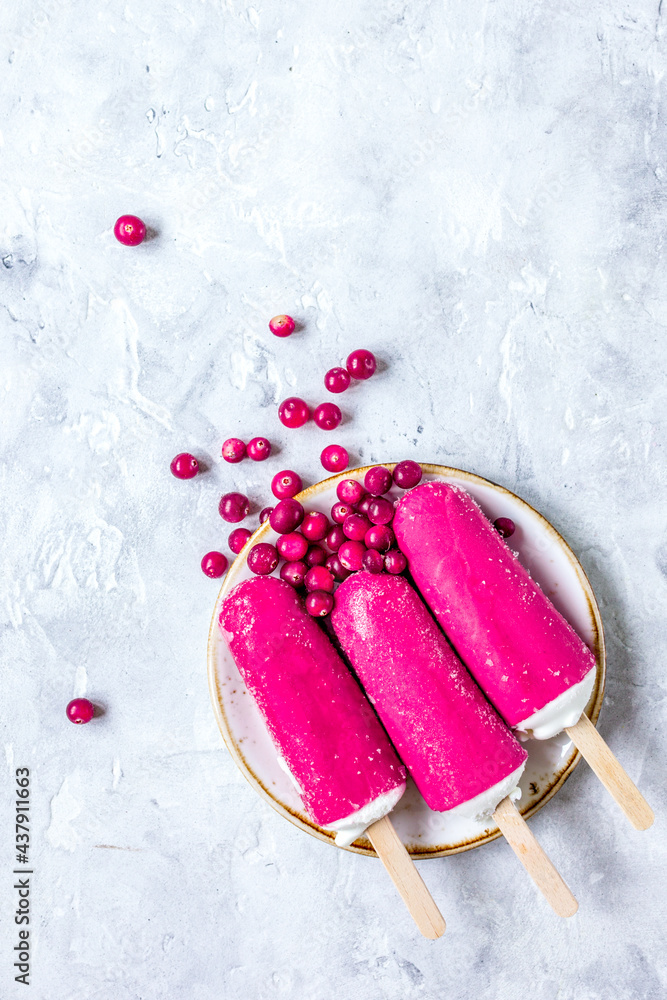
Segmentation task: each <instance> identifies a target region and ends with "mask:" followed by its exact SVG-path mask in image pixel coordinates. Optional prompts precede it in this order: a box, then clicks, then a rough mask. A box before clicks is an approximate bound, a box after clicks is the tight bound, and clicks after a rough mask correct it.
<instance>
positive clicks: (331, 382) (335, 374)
mask: <svg viewBox="0 0 667 1000" xmlns="http://www.w3.org/2000/svg"><path fill="white" fill-rule="evenodd" d="M349 384H350V373H349V372H348V371H347V370H346V369H345V368H330V369H329V371H328V372H327V373H326V375H325V376H324V386H325V388H326V389H328V390H329V392H345V390H346V389H347V387H348V386H349Z"/></svg>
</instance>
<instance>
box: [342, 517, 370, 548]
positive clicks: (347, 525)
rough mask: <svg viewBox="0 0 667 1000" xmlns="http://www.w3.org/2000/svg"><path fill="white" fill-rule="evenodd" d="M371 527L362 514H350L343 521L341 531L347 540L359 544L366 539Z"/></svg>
mask: <svg viewBox="0 0 667 1000" xmlns="http://www.w3.org/2000/svg"><path fill="white" fill-rule="evenodd" d="M370 526H371V522H370V521H369V520H368V518H367V517H366V516H365V515H364V514H350V516H349V517H346V518H345V520H344V521H343V531H344V532H345V535H346V537H347V538H351V539H352V540H353V541H355V542H360V541H361V540H362V538H365V537H366V532H367V531H368V529H369V528H370Z"/></svg>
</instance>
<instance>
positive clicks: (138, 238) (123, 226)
mask: <svg viewBox="0 0 667 1000" xmlns="http://www.w3.org/2000/svg"><path fill="white" fill-rule="evenodd" d="M113 234H114V236H115V237H116V239H117V240H118V242H119V243H122V244H123V246H124V247H138V246H139V244H140V243H143V241H144V239H145V238H146V226H145V225H144V223H143V222H142V221H141V219H139V218H138V217H137V216H136V215H121V217H120V218H119V219H116V224H115V226H114V227H113Z"/></svg>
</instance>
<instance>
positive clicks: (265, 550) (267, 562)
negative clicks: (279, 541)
mask: <svg viewBox="0 0 667 1000" xmlns="http://www.w3.org/2000/svg"><path fill="white" fill-rule="evenodd" d="M279 562H280V557H279V555H278V550H277V548H276V547H275V545H269V543H268V542H260V543H259V545H255V546H253V548H251V549H250V552H249V553H248V569H249V570H252V572H253V573H257V574H258V575H259V576H268V574H269V573H273V571H274V569H275V568H276V566H277V565H278V563H279Z"/></svg>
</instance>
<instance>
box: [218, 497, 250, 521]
mask: <svg viewBox="0 0 667 1000" xmlns="http://www.w3.org/2000/svg"><path fill="white" fill-rule="evenodd" d="M249 510H250V501H249V500H248V498H247V497H244V496H243V494H242V493H225V494H224V496H221V497H220V503H219V504H218V511H219V513H220V517H221V518H222V519H223V521H229V522H230V523H231V524H236V523H237V522H238V521H242V520H243V518H244V517H247V516H248V511H249Z"/></svg>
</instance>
